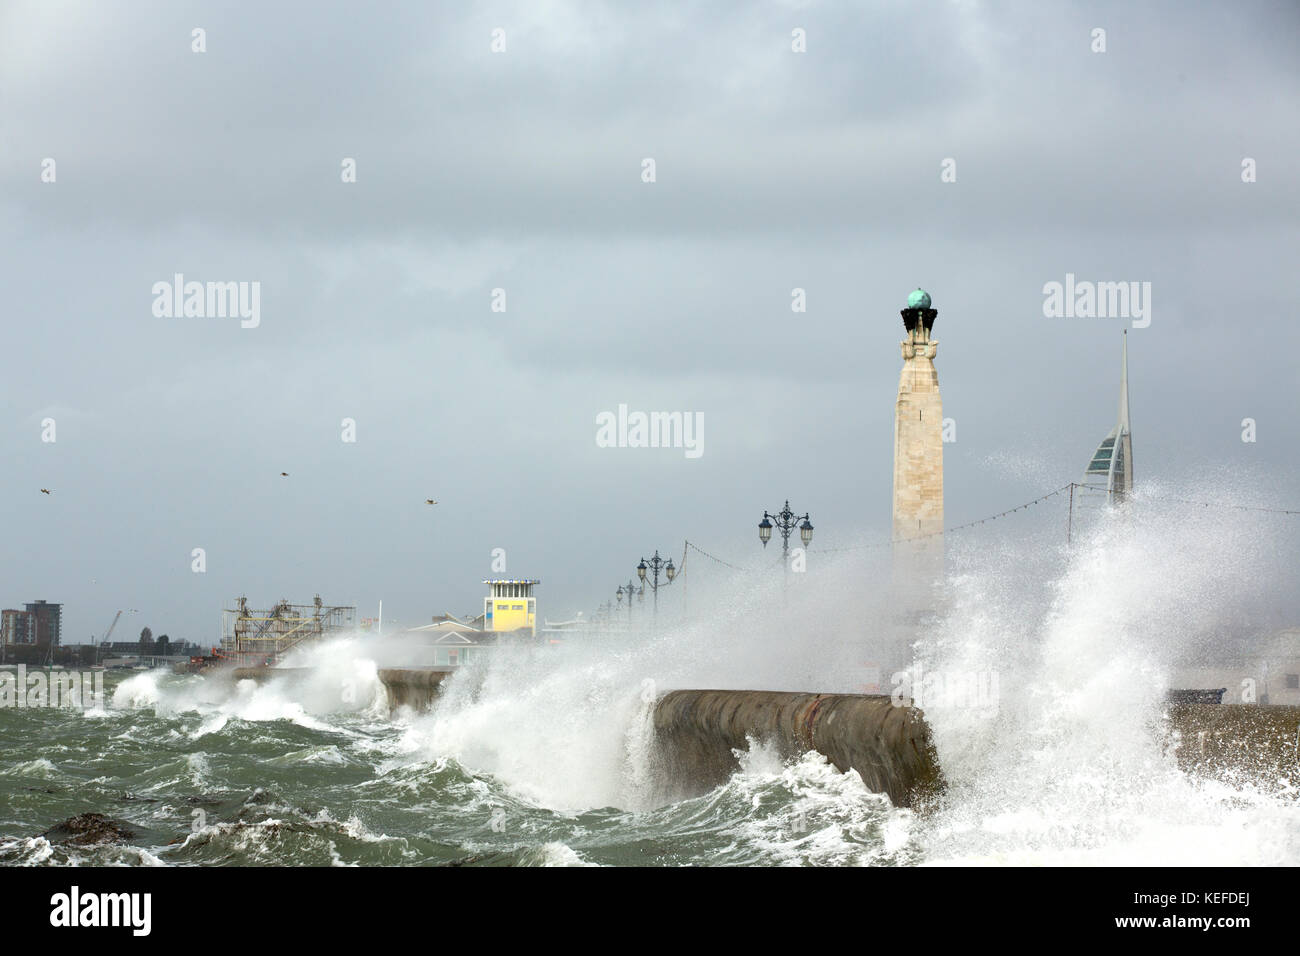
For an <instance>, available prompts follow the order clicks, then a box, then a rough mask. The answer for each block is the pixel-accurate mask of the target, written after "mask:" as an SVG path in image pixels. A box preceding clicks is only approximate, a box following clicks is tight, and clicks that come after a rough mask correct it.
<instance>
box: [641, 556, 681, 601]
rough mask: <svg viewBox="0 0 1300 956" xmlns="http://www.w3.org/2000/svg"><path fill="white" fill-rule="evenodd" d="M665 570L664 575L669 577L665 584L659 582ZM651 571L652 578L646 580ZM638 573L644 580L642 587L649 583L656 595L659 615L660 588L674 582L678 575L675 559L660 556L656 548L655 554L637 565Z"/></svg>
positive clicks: (655, 599)
mask: <svg viewBox="0 0 1300 956" xmlns="http://www.w3.org/2000/svg"><path fill="white" fill-rule="evenodd" d="M660 571H663V572H664V576H665V577H667V578H668V580H667V581H664V582H663V584H660V583H659V572H660ZM647 572H649V573H650V580H649V581H646V573H647ZM636 575H637V577H639V578H640V579H641V581H642V588H644V587H645V586H646V585H649V587H650V591H651V593H652V594H653V595H654V605H655V616H656V617H658V615H659V589H660V588H661V587H664V586H666V585H669V584H671V583H672V581H673V578H675V577H677V569H676V568H674V567H673V559H672V558H669V559H668V560H667V561H666V562H665V561H664V559H663V558H661V557H659V550H658V549H657V548H656V549H655V556H654V557H653V558H651V559H650V560H649V562H647V561H646V559H645V558H642V559H641V563H640V564H638V565H637V566H636Z"/></svg>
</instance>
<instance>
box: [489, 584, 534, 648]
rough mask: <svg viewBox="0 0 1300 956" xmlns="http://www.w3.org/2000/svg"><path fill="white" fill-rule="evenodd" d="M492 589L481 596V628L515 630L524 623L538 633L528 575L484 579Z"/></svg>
mask: <svg viewBox="0 0 1300 956" xmlns="http://www.w3.org/2000/svg"><path fill="white" fill-rule="evenodd" d="M483 583H484V584H486V585H488V586H489V588H491V593H489V594H488V596H487V597H485V598H484V599H483V630H485V631H514V630H517V629H519V628H521V627H526V628H528V629H529V630H531V631H532V632H533V634H534V635H535V634H536V633H537V598H535V597H533V588H534V587H535V586H537V585H538V584H541V583H542V582H541V581H538V580H533V579H531V578H520V579H504V578H502V579H498V580H492V581H484V582H483Z"/></svg>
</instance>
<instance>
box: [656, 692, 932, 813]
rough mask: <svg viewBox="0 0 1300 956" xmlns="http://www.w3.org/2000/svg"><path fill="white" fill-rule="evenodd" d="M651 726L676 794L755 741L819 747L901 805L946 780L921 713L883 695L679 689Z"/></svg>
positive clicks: (789, 752)
mask: <svg viewBox="0 0 1300 956" xmlns="http://www.w3.org/2000/svg"><path fill="white" fill-rule="evenodd" d="M654 733H655V756H654V759H655V764H656V770H658V771H659V773H660V775H661V776H662V777H663V778H664V779H665V781H667V782H671V784H672V785H674V786H675V788H676V789H677V791H678V792H677V794H675V795H681V796H687V795H693V794H699V793H705V792H707V791H708V790H710V789H712V788H713V787H715V786H717V785H718V784H720V783H722V782H723V781H725V780H726V779H727V777H728V776H730V775H731V773H732V772H733V771H734V770H735V769H736V767H737V758H736V756H735V754H734V753H733V751H736V750H740V751H745V750H748V749H749V742H750V740H754V741H758V742H761V743H763V744H765V745H767V746H770V747H774V748H775V750H776V751H777V753H779V754H780V755H781V756H783V757H790V756H794V755H797V754H800V753H803V752H806V751H809V750H815V751H817V752H818V753H821V754H823V755H824V756H825V757H826V758H827V759H828V760H829V761H830V762H831V763H832V764H834V765H835V767H836V768H837V769H839V770H841V771H847V770H848V769H849V768H850V767H851V768H853V769H854V770H856V771H857V772H858V773H859V774H861V775H862V779H863V781H864V782H865V783H866V785H867V787H868V788H870V789H871V790H873V791H875V792H876V793H885V794H888V795H889V798H890V799H891V800H892V801H893V802H894V803H895V804H896V805H898V806H912V805H913V804H914V803H915V802H917V801H918V800H920V799H922V798H924V797H925V796H926V795H928V794H931V793H934V792H936V791H937V790H938V789H939V788H940V787H941V786H942V777H941V775H940V773H939V764H938V761H937V760H936V758H935V753H934V746H933V745H932V743H931V742H930V730H929V727H928V726H927V725H926V723H925V720H924V718H923V716H922V714H921V712H920V711H919V710H914V709H913V708H911V707H895V706H894V704H893V702H892V701H891V700H890V698H889V697H888V696H883V695H866V694H800V693H788V692H784V691H753V690H677V691H672V692H671V693H669V694H666V695H665V696H663V697H662V698H660V699H659V701H658V702H657V703H656V704H655V710H654Z"/></svg>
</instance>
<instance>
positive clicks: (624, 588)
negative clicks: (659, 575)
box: [615, 580, 645, 627]
mask: <svg viewBox="0 0 1300 956" xmlns="http://www.w3.org/2000/svg"><path fill="white" fill-rule="evenodd" d="M615 593H616V594H617V595H618V603H619V604H622V603H623V598H624V597H626V598H627V623H628V626H629V627H630V626H631V625H632V595H633V594H639V595H641V601H642V602H643V603H644V601H645V586H644V585H642V586H641V587H639V588H638V587H637V586H636V585H634V584H633V583H632V582H631V580H629V581H628V582H627V584H624V585H621V586H620V587H619V589H618V590H617V591H616V592H615Z"/></svg>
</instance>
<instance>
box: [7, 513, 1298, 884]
mask: <svg viewBox="0 0 1300 956" xmlns="http://www.w3.org/2000/svg"><path fill="white" fill-rule="evenodd" d="M1146 514H1147V515H1148V517H1136V518H1135V517H1133V516H1132V515H1130V516H1128V517H1126V518H1124V519H1123V520H1119V519H1116V520H1110V519H1106V520H1101V521H1099V522H1098V523H1097V526H1096V527H1094V528H1093V529H1091V530H1090V531H1088V532H1087V533H1086V534H1080V535H1078V536H1076V537H1075V539H1074V540H1073V541H1072V542H1071V543H1070V545H1069V546H1068V547H1066V546H1064V545H1062V544H1059V543H1055V542H1054V543H1053V544H1052V545H1051V546H1050V547H1035V548H1028V547H1026V543H1025V540H1024V538H1023V537H1022V536H1020V535H1018V534H1017V533H1015V532H1014V531H1013V532H1011V533H1008V534H1007V535H1005V536H1004V537H1002V538H990V537H988V536H983V537H980V538H978V539H973V538H972V539H969V540H963V539H960V538H953V539H951V540H950V541H949V542H948V545H949V559H950V564H951V566H952V570H951V571H950V574H949V577H948V579H947V580H946V581H945V582H944V584H943V586H942V589H941V591H940V592H938V593H936V594H935V596H934V599H933V600H934V605H933V607H934V609H935V615H933V616H932V617H931V618H930V619H928V620H927V622H926V623H924V624H923V625H908V624H903V625H899V626H900V627H902V628H903V629H904V630H903V631H902V632H901V633H899V632H897V629H896V630H895V633H894V634H893V638H892V643H891V642H885V641H883V640H877V638H878V637H879V636H880V634H881V632H882V630H884V629H886V625H885V624H884V623H883V622H885V621H887V620H888V613H887V611H888V604H889V601H890V599H891V598H890V594H889V591H888V588H886V587H884V586H883V585H881V586H879V588H878V592H879V593H875V592H873V590H872V589H873V588H874V587H876V585H875V582H877V581H880V580H883V579H887V575H882V574H880V573H878V572H879V568H878V567H877V566H875V565H872V564H871V563H870V562H871V561H872V560H875V559H874V558H871V557H870V556H869V555H870V552H869V551H868V549H865V548H864V549H863V550H862V551H861V552H852V551H847V550H846V552H845V553H844V554H843V555H841V556H840V557H838V558H829V557H828V558H827V559H826V560H824V561H823V562H822V563H821V564H820V565H819V564H817V563H816V562H815V560H813V562H812V564H811V565H810V568H811V571H810V573H809V575H808V576H807V577H799V576H796V575H789V576H786V577H784V578H783V577H782V576H781V575H780V574H777V575H765V576H764V577H763V580H761V581H759V582H758V583H755V577H754V575H744V574H741V573H740V572H735V573H734V574H733V575H732V576H730V577H722V576H720V577H719V578H718V580H717V581H716V582H715V585H714V586H713V588H712V590H710V589H709V588H708V587H706V586H705V585H704V584H703V583H702V582H701V577H702V575H701V574H700V572H699V571H698V570H695V568H696V566H695V565H692V570H694V572H695V574H696V577H695V578H694V579H693V581H694V583H693V587H694V588H695V590H694V591H693V592H692V593H691V601H692V602H693V606H694V607H695V611H694V612H693V613H688V612H687V611H685V610H683V609H681V608H678V609H677V611H672V610H671V608H670V609H669V610H668V611H665V613H664V614H663V617H662V619H661V621H660V622H658V623H657V624H655V625H654V626H651V624H650V623H649V622H648V621H647V623H646V624H645V625H644V626H641V627H637V626H632V625H631V624H629V626H627V627H626V628H623V629H622V630H619V629H616V628H611V629H609V630H608V631H607V632H604V633H600V632H597V631H595V630H593V632H592V633H590V634H588V635H587V636H586V637H585V638H583V639H581V640H572V641H568V642H566V643H565V644H563V645H560V646H549V647H543V648H537V649H535V650H532V651H529V652H527V653H522V654H515V655H506V654H503V655H500V656H498V657H496V658H493V657H492V656H491V655H485V659H481V660H480V662H479V663H476V664H472V665H467V666H466V667H465V668H464V669H463V670H462V671H461V672H458V673H457V674H456V676H455V677H454V678H452V679H451V680H450V681H449V683H448V684H447V686H446V691H445V693H444V694H443V695H442V696H441V698H440V699H439V700H438V701H437V702H436V704H435V706H434V707H433V709H432V710H430V711H429V712H427V713H413V712H411V711H408V710H400V711H398V712H392V711H391V710H390V707H389V704H388V700H387V697H386V694H385V692H384V689H383V686H382V684H381V682H380V681H379V678H378V669H379V668H380V667H381V666H385V665H391V664H395V663H402V661H401V660H400V659H399V658H400V657H401V654H402V653H403V651H402V649H401V648H402V645H401V643H400V642H399V641H394V642H392V643H382V642H378V641H376V640H375V639H373V638H370V637H368V636H366V635H362V634H352V635H347V636H344V637H341V638H339V639H337V640H333V641H331V642H328V643H327V644H324V645H321V646H317V647H314V648H311V649H310V650H304V651H303V652H302V655H303V657H302V658H301V659H300V660H297V661H289V662H286V663H290V664H293V663H297V664H299V665H302V666H307V667H310V668H311V671H310V673H309V674H308V675H307V676H306V677H301V676H300V677H296V678H288V677H286V678H276V679H274V680H271V681H267V682H255V681H251V680H245V681H233V680H230V679H229V678H222V677H214V676H211V675H200V674H175V673H172V672H170V671H169V670H166V669H157V670H148V671H133V672H125V673H116V672H110V673H109V674H108V675H107V677H106V681H105V693H104V698H103V701H102V703H101V704H100V705H98V706H93V707H90V708H86V709H69V708H51V707H32V708H17V707H5V708H0V864H4V865H10V866H42V865H69V864H79V865H87V864H89V865H96V864H100V865H104V864H109V865H130V866H240V865H254V866H262V865H265V866H301V865H310V866H373V865H386V866H442V865H463V866H629V865H632V866H684V865H685V866H936V865H937V866H943V865H962V866H967V865H972V866H1002V865H1011V866H1042V865H1075V864H1078V865H1183V864H1187V865H1193V864H1194V865H1296V864H1298V863H1300V802H1298V800H1297V796H1298V795H1300V790H1298V787H1300V770H1298V771H1297V774H1296V775H1295V776H1287V775H1283V776H1281V777H1278V776H1277V775H1273V776H1271V777H1268V778H1259V779H1256V778H1254V777H1252V776H1251V775H1250V774H1245V775H1242V776H1238V777H1236V778H1217V777H1203V776H1197V775H1194V774H1188V773H1184V772H1183V771H1180V770H1179V768H1178V765H1177V762H1176V759H1175V756H1176V755H1175V752H1174V750H1175V749H1176V746H1177V742H1176V741H1174V742H1171V740H1170V738H1169V734H1168V728H1167V726H1166V725H1165V724H1163V723H1162V717H1163V713H1164V709H1165V707H1166V704H1165V695H1166V692H1167V691H1168V690H1169V688H1170V687H1171V686H1172V682H1174V681H1175V680H1176V677H1175V674H1176V672H1177V666H1178V664H1179V662H1180V661H1183V660H1185V659H1187V657H1188V655H1194V654H1198V653H1203V652H1204V651H1205V649H1206V648H1207V647H1208V648H1210V649H1213V648H1214V646H1215V642H1216V641H1219V642H1222V641H1224V640H1227V638H1225V637H1223V635H1224V634H1225V633H1240V634H1247V635H1248V634H1250V633H1254V631H1253V630H1251V629H1250V628H1247V627H1245V626H1244V625H1243V626H1241V627H1239V628H1237V630H1236V631H1235V632H1234V631H1233V625H1234V623H1237V622H1243V621H1246V620H1248V619H1249V620H1254V618H1251V617H1250V615H1251V614H1252V613H1254V611H1253V610H1252V609H1256V610H1257V609H1258V607H1259V606H1260V605H1261V602H1263V603H1268V602H1270V601H1273V600H1274V599H1275V598H1276V593H1275V589H1276V588H1277V587H1279V586H1281V587H1286V586H1289V584H1288V581H1287V579H1286V578H1285V577H1284V576H1282V577H1280V576H1279V575H1278V574H1277V573H1276V572H1277V570H1278V568H1277V562H1278V561H1279V560H1280V559H1279V557H1278V555H1279V547H1278V541H1277V539H1276V538H1275V537H1270V536H1271V535H1276V534H1278V533H1279V532H1277V531H1276V523H1270V522H1267V521H1264V520H1262V519H1261V520H1253V519H1250V518H1248V517H1240V516H1238V517H1235V518H1233V519H1231V520H1227V519H1223V518H1217V517H1214V516H1211V515H1209V514H1208V513H1207V514H1205V515H1200V516H1197V517H1195V518H1190V519H1189V518H1185V517H1179V518H1178V519H1177V520H1174V519H1173V518H1171V517H1170V516H1169V515H1168V514H1165V515H1162V514H1161V512H1160V511H1159V509H1156V508H1151V509H1148V512H1147V513H1146ZM1179 514H1180V515H1181V514H1182V513H1181V512H1179ZM1284 533H1285V534H1288V535H1289V534H1291V533H1292V532H1290V531H1286V532H1284ZM1207 542H1213V547H1207V546H1206V543H1207ZM813 557H814V553H813V552H810V558H813ZM697 564H698V562H697ZM718 573H719V574H720V575H722V574H723V572H718ZM728 573H729V572H728ZM791 579H794V580H793V582H792V581H791ZM846 595H848V597H845V596H846ZM873 602H874V603H873ZM666 603H667V602H666ZM846 608H848V610H847V611H846ZM643 614H644V612H643ZM907 627H914V628H916V630H914V631H912V632H908V631H907V630H906V628H907ZM1241 639H1242V640H1246V639H1247V638H1241ZM900 656H901V658H902V663H901V664H900V663H898V662H897V659H898V658H899V657H900ZM916 666H922V667H924V668H927V669H928V670H929V672H930V673H935V672H940V673H948V674H963V675H970V674H976V675H990V674H991V675H993V676H994V677H995V680H994V681H993V682H992V688H993V690H992V691H991V690H990V684H989V683H988V682H984V683H982V684H978V686H980V687H981V688H982V692H981V694H980V695H979V699H973V698H971V697H970V695H963V694H957V695H955V696H954V695H952V694H945V693H944V692H943V688H942V687H939V689H938V691H936V692H935V693H933V694H932V695H931V698H930V699H928V700H926V702H925V713H926V719H927V721H928V722H929V724H930V726H931V729H932V733H933V737H934V742H935V746H936V750H937V753H938V757H939V761H940V764H941V766H942V769H943V774H944V778H945V783H946V786H945V789H944V791H943V792H942V793H941V794H940V795H939V796H938V797H937V798H936V800H935V801H934V802H933V803H932V804H929V805H926V806H924V807H920V808H902V807H895V806H893V805H892V804H891V803H890V801H889V800H888V799H887V798H886V797H884V796H882V795H880V794H876V793H872V792H870V791H869V790H868V789H867V788H866V787H865V786H864V785H863V782H862V780H861V778H860V777H859V776H858V774H857V773H856V772H854V771H849V772H847V773H842V772H840V771H838V770H836V769H835V768H834V767H833V766H831V765H829V764H828V763H827V762H826V760H825V759H824V758H823V757H821V756H820V755H819V754H816V753H809V754H804V755H802V756H796V757H792V758H782V757H781V756H779V755H778V754H776V753H774V752H771V751H770V750H769V749H767V747H766V746H765V745H764V743H763V742H762V741H759V740H754V741H751V746H750V747H749V748H748V749H747V750H743V751H739V752H738V753H737V763H736V768H735V771H734V772H733V773H732V774H731V776H730V778H729V779H727V780H726V781H725V782H723V783H721V784H720V785H718V786H716V787H715V788H713V789H711V790H708V791H707V792H704V793H699V794H697V795H695V796H692V797H690V798H687V799H674V800H663V799H661V798H658V797H657V796H656V794H657V793H659V792H660V790H659V788H657V787H656V786H655V781H654V780H653V779H651V775H652V770H651V768H652V766H653V762H652V761H651V759H650V750H651V747H652V746H653V741H652V730H651V721H650V715H651V709H652V708H653V706H654V700H655V699H656V697H657V696H658V695H659V694H661V693H662V692H663V691H665V690H668V689H672V688H675V687H731V688H744V687H757V688H761V689H774V690H824V691H828V692H863V691H864V690H870V691H872V692H882V693H889V692H890V685H891V682H892V683H896V678H897V674H898V673H899V672H898V671H896V670H895V668H896V667H916ZM948 686H949V687H950V688H957V687H960V686H965V687H967V688H969V687H970V686H973V685H971V684H963V682H962V681H958V680H952V681H949V684H948ZM932 690H933V688H932ZM990 694H992V697H990ZM87 813H98V814H102V815H103V816H104V817H106V818H109V819H110V820H112V821H115V823H116V824H118V825H120V826H121V827H122V831H121V833H120V834H119V837H118V839H115V840H111V841H108V842H100V843H92V844H90V845H83V844H81V843H78V842H77V841H74V840H68V839H66V838H64V837H63V836H61V832H60V831H59V830H58V829H57V828H58V826H59V824H61V823H62V822H64V821H66V820H68V819H70V818H74V817H77V816H78V815H81V814H87Z"/></svg>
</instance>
